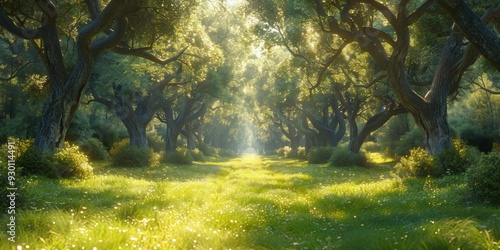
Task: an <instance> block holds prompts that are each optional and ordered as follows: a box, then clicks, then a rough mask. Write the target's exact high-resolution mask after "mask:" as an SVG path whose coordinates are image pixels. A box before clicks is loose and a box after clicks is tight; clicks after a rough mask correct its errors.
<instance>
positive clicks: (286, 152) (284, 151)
mask: <svg viewBox="0 0 500 250" xmlns="http://www.w3.org/2000/svg"><path fill="white" fill-rule="evenodd" d="M291 151H292V149H291V148H290V147H289V146H284V147H282V148H278V149H276V154H277V155H278V156H287V155H289V154H290V152H291Z"/></svg>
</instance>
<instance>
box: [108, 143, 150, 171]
mask: <svg viewBox="0 0 500 250" xmlns="http://www.w3.org/2000/svg"><path fill="white" fill-rule="evenodd" d="M109 156H110V157H111V165H112V166H115V167H125V168H129V167H130V168H140V167H149V166H152V165H153V162H154V161H153V152H152V151H151V150H149V149H147V148H140V147H133V146H130V141H129V139H123V140H122V141H121V142H117V143H115V144H114V145H113V147H112V148H111V150H110V151H109Z"/></svg>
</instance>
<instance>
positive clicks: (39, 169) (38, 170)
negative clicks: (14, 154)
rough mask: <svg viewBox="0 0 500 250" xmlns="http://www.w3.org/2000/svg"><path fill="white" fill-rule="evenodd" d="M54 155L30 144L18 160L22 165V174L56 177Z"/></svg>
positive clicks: (17, 163) (19, 164)
mask: <svg viewBox="0 0 500 250" xmlns="http://www.w3.org/2000/svg"><path fill="white" fill-rule="evenodd" d="M52 161H53V157H52V156H51V155H50V153H46V152H42V151H40V150H39V149H37V148H36V147H34V146H30V147H29V148H28V149H26V151H24V152H22V154H21V156H19V158H18V159H17V161H16V165H17V166H19V167H21V174H22V175H42V176H46V177H50V178H56V177H57V172H56V169H55V168H54V167H53V166H52Z"/></svg>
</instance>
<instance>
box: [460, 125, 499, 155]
mask: <svg viewBox="0 0 500 250" xmlns="http://www.w3.org/2000/svg"><path fill="white" fill-rule="evenodd" d="M498 137H499V136H498V132H495V131H485V130H483V129H481V128H478V127H474V126H471V125H466V126H464V127H462V129H461V130H460V138H461V139H462V140H464V141H465V142H466V143H467V144H468V145H471V146H473V147H476V148H478V149H479V150H480V151H481V152H490V151H491V150H492V149H493V142H494V141H495V139H497V138H498Z"/></svg>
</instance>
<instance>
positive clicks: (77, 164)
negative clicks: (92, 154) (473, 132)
mask: <svg viewBox="0 0 500 250" xmlns="http://www.w3.org/2000/svg"><path fill="white" fill-rule="evenodd" d="M53 158H54V162H53V164H52V166H53V168H54V169H55V171H56V173H57V176H58V177H62V178H70V177H76V178H86V177H89V176H92V174H93V169H92V166H91V165H90V163H89V160H88V158H87V156H86V155H85V154H84V153H82V152H80V149H79V147H78V146H76V145H71V144H69V143H65V144H64V148H62V149H58V150H56V153H55V154H54V156H53Z"/></svg>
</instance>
